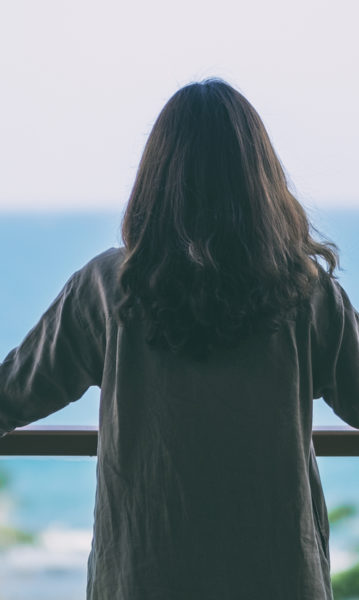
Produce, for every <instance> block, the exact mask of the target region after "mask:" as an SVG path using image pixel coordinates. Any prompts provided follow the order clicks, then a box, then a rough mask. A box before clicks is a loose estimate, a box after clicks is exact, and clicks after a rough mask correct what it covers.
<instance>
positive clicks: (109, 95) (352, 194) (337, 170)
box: [0, 0, 359, 211]
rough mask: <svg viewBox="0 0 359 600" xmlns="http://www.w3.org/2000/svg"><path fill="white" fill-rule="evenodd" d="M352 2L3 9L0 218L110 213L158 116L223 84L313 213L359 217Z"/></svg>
mask: <svg viewBox="0 0 359 600" xmlns="http://www.w3.org/2000/svg"><path fill="white" fill-rule="evenodd" d="M358 22H359V0H342V1H341V2H338V1H337V0H326V1H325V0H298V1H295V2H293V1H290V0H246V1H245V2H244V1H243V2H242V1H238V0H221V2H211V1H210V0H181V1H180V2H179V1H177V2H171V0H151V1H150V2H149V1H147V0H142V1H140V2H139V1H136V0H131V1H130V2H125V1H123V0H122V1H120V0H119V1H116V2H115V1H113V0H96V1H94V0H0V210H26V211H29V210H30V211H37V210H51V211H52V210H56V211H58V210H75V209H76V210H79V209H80V210H93V209H102V210H104V209H109V210H117V209H118V208H120V207H121V206H123V205H124V204H125V203H126V201H127V199H128V195H129V193H130V190H131V187H132V185H133V181H134V178H135V174H136V170H137V166H138V162H139V159H140V156H141V153H142V150H143V147H144V144H145V141H146V139H147V136H148V134H149V132H150V130H151V127H152V125H153V122H154V120H155V118H156V117H157V115H158V113H159V111H160V110H161V108H162V107H163V105H164V104H165V102H166V101H167V100H168V99H169V97H170V96H171V95H172V94H173V93H174V92H175V91H176V90H177V89H178V88H179V87H181V86H182V85H184V84H186V83H188V82H189V81H194V80H199V79H202V78H204V77H208V76H219V77H222V78H224V79H226V80H227V81H228V82H229V83H231V84H232V85H234V86H235V87H236V88H237V89H239V90H240V91H241V92H242V93H243V94H244V95H245V96H246V97H247V98H248V99H249V100H250V102H252V104H253V105H254V106H255V108H256V109H257V110H258V112H259V114H260V115H261V117H262V119H263V121H264V123H265V125H266V127H267V129H268V132H269V135H270V137H271V139H272V142H273V144H274V147H275V149H276V151H277V152H278V154H279V157H280V159H281V161H282V163H283V165H284V166H285V168H286V171H287V173H288V175H289V176H290V179H291V181H292V182H293V185H294V189H295V192H296V194H297V197H298V198H299V199H300V200H301V201H302V202H303V203H304V204H306V205H307V206H319V207H331V206H339V205H340V206H351V207H357V208H359V191H358V168H359V164H358V144H359V118H358V106H359V83H358V64H359V42H358Z"/></svg>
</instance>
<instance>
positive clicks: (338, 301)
mask: <svg viewBox="0 0 359 600" xmlns="http://www.w3.org/2000/svg"><path fill="white" fill-rule="evenodd" d="M324 281H325V283H324V286H323V291H324V295H319V296H318V297H317V299H316V303H315V304H314V314H313V323H312V349H313V358H312V360H313V381H314V386H313V392H314V393H313V395H314V398H319V397H323V399H324V400H325V402H326V403H327V404H328V405H329V406H330V407H331V408H332V409H333V411H334V412H335V414H336V415H338V416H339V417H340V418H341V419H343V421H345V422H346V423H348V424H349V425H351V426H352V427H356V428H359V314H358V312H357V311H356V309H355V308H354V307H353V306H352V304H351V302H350V300H349V298H348V295H347V293H346V292H345V290H344V289H343V288H342V286H341V285H340V284H339V283H338V282H337V281H336V280H334V279H329V277H328V276H327V277H326V278H325V280H324Z"/></svg>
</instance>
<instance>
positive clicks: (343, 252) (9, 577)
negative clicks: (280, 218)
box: [0, 209, 359, 600]
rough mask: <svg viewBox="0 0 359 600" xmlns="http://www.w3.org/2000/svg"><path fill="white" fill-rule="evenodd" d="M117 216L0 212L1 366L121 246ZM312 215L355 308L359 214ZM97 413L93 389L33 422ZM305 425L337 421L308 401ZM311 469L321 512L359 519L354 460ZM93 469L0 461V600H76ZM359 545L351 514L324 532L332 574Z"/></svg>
mask: <svg viewBox="0 0 359 600" xmlns="http://www.w3.org/2000/svg"><path fill="white" fill-rule="evenodd" d="M121 216H122V215H121V212H120V210H119V211H118V213H104V214H98V213H92V214H85V213H83V214H35V213H33V214H28V215H26V214H18V215H17V214H2V215H1V214H0V256H1V260H0V280H1V294H0V361H2V360H3V359H4V358H5V356H6V354H7V353H8V352H9V350H11V349H12V348H13V347H15V346H16V345H18V344H19V342H21V340H22V339H23V337H24V336H25V335H26V333H27V332H28V331H29V329H30V328H31V327H32V326H33V325H34V324H35V323H36V322H37V321H38V319H39V318H40V317H41V315H42V313H43V312H44V311H45V310H46V308H47V307H48V306H49V304H50V303H51V302H52V300H53V299H54V298H55V297H56V295H57V294H58V293H59V291H60V289H61V288H62V287H63V285H64V284H65V282H66V281H67V279H68V278H69V277H70V276H71V275H72V273H73V272H74V271H75V270H77V269H79V268H81V267H82V266H83V265H84V264H85V263H86V262H88V261H89V260H90V259H91V258H92V257H93V256H95V255H96V254H98V253H100V252H102V251H104V250H106V249H108V248H109V247H111V246H119V245H121V235H120V224H121ZM310 217H311V220H312V222H313V224H314V225H315V226H316V227H317V228H318V229H319V230H320V231H321V232H323V233H325V234H326V235H327V236H328V237H329V238H330V239H331V240H332V241H335V242H336V243H337V244H338V246H339V249H340V257H341V266H342V267H343V269H344V270H343V271H338V277H339V282H340V283H341V285H342V286H343V287H344V288H345V289H346V291H347V293H348V295H349V297H350V299H351V301H352V304H353V305H354V306H355V307H359V277H358V274H359V268H358V264H359V261H358V259H359V237H358V234H357V232H358V230H359V210H358V211H345V210H338V209H337V210H325V211H324V210H322V211H318V210H317V211H315V213H314V212H312V214H311V215H310ZM358 368H359V365H358ZM98 408H99V390H98V389H97V388H90V389H89V390H88V391H87V392H86V394H85V395H84V396H83V397H82V398H81V399H80V400H78V401H77V402H75V403H71V404H70V405H69V406H67V407H66V408H65V409H63V410H61V411H58V412H57V413H54V414H52V415H50V416H49V417H47V418H46V419H41V420H40V421H38V422H37V424H52V425H54V424H56V425H60V424H61V425H70V424H71V425H97V424H98ZM313 424H314V425H332V424H341V425H343V422H342V421H341V420H340V419H339V418H338V417H337V416H336V415H335V414H334V413H333V411H332V410H331V408H330V407H328V406H327V405H326V404H325V402H324V401H323V400H315V401H314V409H313ZM318 465H319V469H320V474H321V478H322V483H323V488H324V493H325V496H326V500H327V505H328V509H329V510H330V509H331V508H334V507H335V506H338V505H342V504H350V505H352V506H354V507H355V508H356V509H357V510H358V511H359V477H358V473H359V470H358V469H359V457H358V458H357V457H353V458H352V457H349V458H335V457H333V458H326V457H319V458H318ZM95 467H96V458H76V457H74V458H66V459H64V458H57V457H54V458H45V457H27V458H17V457H13V458H1V459H0V536H1V526H2V527H5V526H6V527H11V529H12V532H10V533H9V534H8V535H10V536H11V535H13V536H14V535H15V536H16V535H17V536H18V538H17V539H15V540H14V539H13V538H11V539H10V541H9V539H7V538H6V539H5V538H4V534H3V540H1V537H0V582H1V583H0V600H13V599H14V600H15V599H16V600H19V599H21V600H30V599H32V598H36V599H37V600H42V599H44V600H45V599H46V600H49V599H51V600H60V599H61V600H62V599H63V598H64V597H66V598H67V600H84V598H85V589H86V564H87V557H88V553H89V551H90V544H91V537H92V524H93V507H94V499H95V485H96V477H95ZM2 480H4V485H3V486H1V481H2ZM5 480H6V485H5ZM3 531H4V529H3ZM14 532H15V533H14ZM16 532H18V533H17V534H16ZM19 532H20V533H19ZM21 535H23V536H24V535H25V536H27V538H24V537H22V538H21ZM5 537H6V536H5ZM358 546H359V518H358V517H356V516H355V515H353V516H352V517H351V518H349V519H348V520H347V522H346V524H341V525H337V526H335V527H333V528H332V530H331V559H332V572H335V571H339V570H341V569H344V568H346V567H348V566H350V565H351V564H354V563H355V562H356V561H358V560H359V555H358V551H359V548H358Z"/></svg>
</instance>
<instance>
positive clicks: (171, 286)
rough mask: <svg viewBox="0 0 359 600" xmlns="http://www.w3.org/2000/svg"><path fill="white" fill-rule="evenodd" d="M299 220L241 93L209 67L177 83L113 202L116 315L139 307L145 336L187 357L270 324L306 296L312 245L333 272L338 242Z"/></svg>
mask: <svg viewBox="0 0 359 600" xmlns="http://www.w3.org/2000/svg"><path fill="white" fill-rule="evenodd" d="M310 228H312V229H314V230H315V231H316V232H317V233H319V232H318V230H317V229H315V227H313V225H311V223H310V222H309V220H308V218H307V216H306V213H305V210H304V209H303V207H302V206H301V204H300V203H299V202H298V201H297V200H296V198H295V197H294V196H293V195H292V193H291V192H290V191H289V189H288V185H287V181H286V177H285V174H284V171H283V168H282V166H281V163H280V161H279V159H278V157H277V156H276V153H275V151H274V149H273V146H272V145H271V142H270V140H269V137H268V134H267V132H266V129H265V127H264V125H263V122H262V120H261V119H260V117H259V115H258V113H257V112H256V110H255V109H254V108H253V106H252V105H251V104H250V103H249V102H248V100H247V99H246V98H245V97H244V96H243V95H242V94H241V93H239V92H238V91H237V90H235V89H234V88H233V87H232V86H230V85H229V84H228V83H226V82H225V81H223V80H221V79H218V78H211V79H206V80H204V81H202V82H199V83H191V84H189V85H186V86H185V87H183V88H181V89H180V90H179V91H177V92H176V93H175V94H174V95H173V96H172V97H171V98H170V100H169V101H168V102H167V104H166V105H165V106H164V108H163V109H162V111H161V112H160V114H159V116H158V118H157V120H156V122H155V124H154V126H153V128H152V131H151V133H150V136H149V138H148V141H147V143H146V146H145V149H144V152H143V155H142V159H141V162H140V165H139V169H138V172H137V176H136V179H135V183H134V186H133V189H132V192H131V195H130V198H129V202H128V205H127V208H126V211H125V214H124V218H123V222H122V239H123V242H124V245H125V248H126V258H125V260H124V262H123V265H122V268H121V273H120V285H121V290H122V299H121V302H120V305H119V317H120V320H121V321H122V323H123V324H125V323H126V322H127V321H129V320H131V319H142V318H143V319H144V320H145V322H146V328H147V329H146V340H147V342H148V343H149V344H151V345H153V346H156V347H162V348H167V349H170V350H172V351H173V352H175V353H179V354H185V355H188V356H189V355H191V356H192V357H194V358H198V359H200V358H204V357H206V356H208V354H209V353H210V351H211V349H212V348H214V347H218V346H225V347H235V346H236V345H237V344H238V343H239V342H240V341H241V339H243V337H245V336H247V335H249V334H252V333H253V332H255V331H257V330H258V329H263V328H264V329H269V330H276V329H277V328H278V326H279V324H280V322H281V320H282V319H283V318H284V317H285V316H286V315H287V314H288V311H290V310H291V309H292V308H294V307H297V306H298V304H299V303H301V302H303V300H305V299H306V298H308V297H309V295H310V293H311V290H312V286H313V284H314V282H315V280H316V279H317V277H318V276H319V275H318V274H319V272H320V269H321V270H322V271H323V269H322V268H321V267H320V265H319V263H318V260H317V256H321V257H322V258H323V259H324V260H325V261H326V263H327V266H328V267H329V273H330V276H332V277H335V276H334V275H333V271H334V269H335V268H336V266H337V264H339V256H338V252H337V250H338V247H337V245H336V244H334V243H333V242H328V241H327V242H326V243H320V242H318V241H315V240H314V239H313V238H312V237H311V235H310ZM320 235H321V234H320ZM321 237H324V236H321ZM318 267H319V269H318Z"/></svg>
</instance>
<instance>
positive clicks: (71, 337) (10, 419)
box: [0, 271, 103, 436]
mask: <svg viewBox="0 0 359 600" xmlns="http://www.w3.org/2000/svg"><path fill="white" fill-rule="evenodd" d="M80 278H81V271H77V272H76V273H74V275H72V277H70V279H69V280H68V281H67V283H66V284H65V286H64V287H63V289H62V290H61V292H60V293H59V295H58V296H57V297H56V298H55V300H54V301H53V302H52V304H51V305H50V307H49V308H48V309H47V311H46V312H45V313H44V314H43V315H42V317H41V318H40V320H39V322H38V323H37V324H36V325H35V327H33V329H31V331H30V332H29V333H28V334H27V336H26V337H25V338H24V340H23V342H22V343H21V344H20V345H19V346H18V347H17V348H14V349H13V350H12V351H11V352H10V353H9V354H8V355H7V356H6V358H5V360H4V361H3V362H2V363H0V436H3V435H5V434H6V433H8V432H9V431H12V430H13V429H15V428H16V427H21V426H23V425H27V424H28V423H31V422H33V421H36V420H37V419H41V418H43V417H46V416H47V415H49V414H51V413H53V412H55V411H57V410H59V409H61V408H63V407H64V406H66V405H67V404H69V403H70V402H73V401H75V400H78V399H79V398H80V397H81V396H82V395H83V394H84V392H85V391H86V390H87V389H88V388H89V387H90V386H92V385H97V386H99V387H101V380H102V369H103V360H102V356H101V354H102V353H101V351H100V346H101V344H100V340H97V342H96V341H95V342H94V336H93V335H90V333H91V332H89V328H88V325H86V324H85V323H84V322H83V320H82V317H81V312H80V306H79V295H78V293H77V288H78V285H79V280H80ZM89 293H90V294H91V290H89ZM83 295H84V294H82V297H83ZM92 333H93V332H92Z"/></svg>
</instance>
